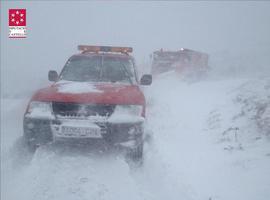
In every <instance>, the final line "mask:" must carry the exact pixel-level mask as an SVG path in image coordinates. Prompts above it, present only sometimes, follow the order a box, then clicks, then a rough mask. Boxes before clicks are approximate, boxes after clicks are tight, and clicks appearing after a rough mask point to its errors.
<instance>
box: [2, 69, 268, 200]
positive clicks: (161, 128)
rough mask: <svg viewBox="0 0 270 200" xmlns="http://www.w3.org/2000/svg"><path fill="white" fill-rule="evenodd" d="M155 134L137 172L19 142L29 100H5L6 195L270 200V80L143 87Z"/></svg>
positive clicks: (118, 160) (102, 158)
mask: <svg viewBox="0 0 270 200" xmlns="http://www.w3.org/2000/svg"><path fill="white" fill-rule="evenodd" d="M144 90H145V94H146V98H147V100H148V112H147V119H148V120H147V129H148V130H151V131H152V132H153V138H152V140H150V142H149V143H148V145H147V146H146V148H145V162H144V165H143V167H142V168H140V169H136V170H134V169H130V168H129V166H128V164H127V163H126V162H125V160H124V159H123V158H122V157H121V156H115V155H99V154H98V153H89V152H80V151H73V150H66V149H64V150H58V151H54V150H52V149H50V148H47V147H43V148H41V149H39V150H38V151H37V152H36V154H35V155H34V157H33V158H31V157H30V156H29V155H28V154H27V152H24V150H23V148H21V147H20V146H21V145H20V140H19V138H20V136H21V135H22V116H23V112H24V109H25V106H26V104H27V99H1V134H2V135H1V150H2V151H1V161H2V162H1V165H2V166H1V170H2V171H1V174H2V177H1V199H3V200H16V199H20V200H37V199H38V200H43V199H44V200H45V199H50V200H60V199H65V200H68V199H70V200H76V199H78V200H79V199H80V200H84V199H88V200H89V199H91V200H94V199H97V200H116V199H117V200H119V199H132V200H133V199H134V200H135V199H138V200H142V199H145V200H159V199H160V200H163V199H177V200H178V199H196V200H200V199H201V200H205V199H207V200H208V199H212V200H215V199H217V200H254V199H257V200H268V199H269V198H270V141H269V137H270V127H269V124H270V111H269V108H270V79H269V78H268V79H267V78H261V79H247V78H246V79H244V78H242V79H220V80H209V79H208V80H201V81H197V82H192V81H183V80H180V79H179V78H178V77H176V76H175V75H174V74H167V75H164V76H160V77H158V78H156V79H154V82H153V85H152V86H150V87H145V88H144Z"/></svg>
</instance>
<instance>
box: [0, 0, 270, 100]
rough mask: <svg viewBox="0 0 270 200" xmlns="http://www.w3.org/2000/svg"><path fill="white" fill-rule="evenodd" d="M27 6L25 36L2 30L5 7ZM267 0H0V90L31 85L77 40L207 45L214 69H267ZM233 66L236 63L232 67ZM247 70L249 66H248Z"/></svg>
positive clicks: (145, 56) (145, 60) (137, 49)
mask: <svg viewBox="0 0 270 200" xmlns="http://www.w3.org/2000/svg"><path fill="white" fill-rule="evenodd" d="M10 8H26V9H27V38H26V39H9V38H8V18H7V17H8V15H7V13H8V9H10ZM269 10H270V3H269V2H255V1H254V2H232V1H229V2H225V1H223V2H165V1H164V2H162V1H157V2H108V1H106V2H90V1H89V2H88V1H79V2H75V1H38V2H33V1H28V2H17V1H15V2H7V1H4V2H1V89H2V95H10V94H17V95H18V94H20V95H21V94H24V93H25V92H28V93H31V92H32V91H33V90H35V89H37V88H39V87H40V86H43V85H45V84H47V71H48V70H49V69H56V70H58V72H59V71H60V70H61V68H62V66H63V65H64V63H65V61H66V60H67V58H68V57H69V56H70V55H72V54H74V53H77V45H78V44H97V45H117V46H131V47H133V48H134V53H133V55H134V56H135V58H136V60H137V63H138V64H139V65H140V66H141V67H142V68H144V69H142V70H144V71H146V72H147V71H149V67H150V66H149V54H150V53H151V52H153V51H154V50H157V49H160V48H164V49H169V50H177V49H179V48H181V47H185V48H190V49H195V50H199V51H203V52H207V53H208V54H209V55H210V58H211V59H210V65H211V67H212V69H213V71H215V70H216V71H219V72H222V73H223V74H230V73H231V72H233V74H234V75H235V73H236V72H237V74H240V75H241V73H244V74H248V73H247V72H249V74H252V75H254V72H256V73H258V72H263V73H264V74H265V72H269V70H268V68H269V63H270V56H269V54H270V39H269V35H270V26H269V19H270V12H269ZM239 69H240V70H239ZM250 71H251V72H252V73H250Z"/></svg>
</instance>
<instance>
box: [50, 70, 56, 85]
mask: <svg viewBox="0 0 270 200" xmlns="http://www.w3.org/2000/svg"><path fill="white" fill-rule="evenodd" d="M48 79H49V81H54V82H55V81H57V79H58V74H57V72H56V71H54V70H50V71H49V73H48Z"/></svg>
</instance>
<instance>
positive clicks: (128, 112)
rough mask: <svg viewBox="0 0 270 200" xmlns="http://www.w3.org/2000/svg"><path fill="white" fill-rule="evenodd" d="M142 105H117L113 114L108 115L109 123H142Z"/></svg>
mask: <svg viewBox="0 0 270 200" xmlns="http://www.w3.org/2000/svg"><path fill="white" fill-rule="evenodd" d="M142 112H143V106H141V105H117V106H116V107H115V110H114V112H113V114H112V115H111V116H110V117H109V119H108V122H110V123H142V122H144V117H142Z"/></svg>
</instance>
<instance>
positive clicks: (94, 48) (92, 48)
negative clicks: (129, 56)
mask: <svg viewBox="0 0 270 200" xmlns="http://www.w3.org/2000/svg"><path fill="white" fill-rule="evenodd" d="M78 50H80V51H88V52H99V51H102V52H118V53H131V52H132V51H133V49H132V47H112V46H89V45H79V46H78Z"/></svg>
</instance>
